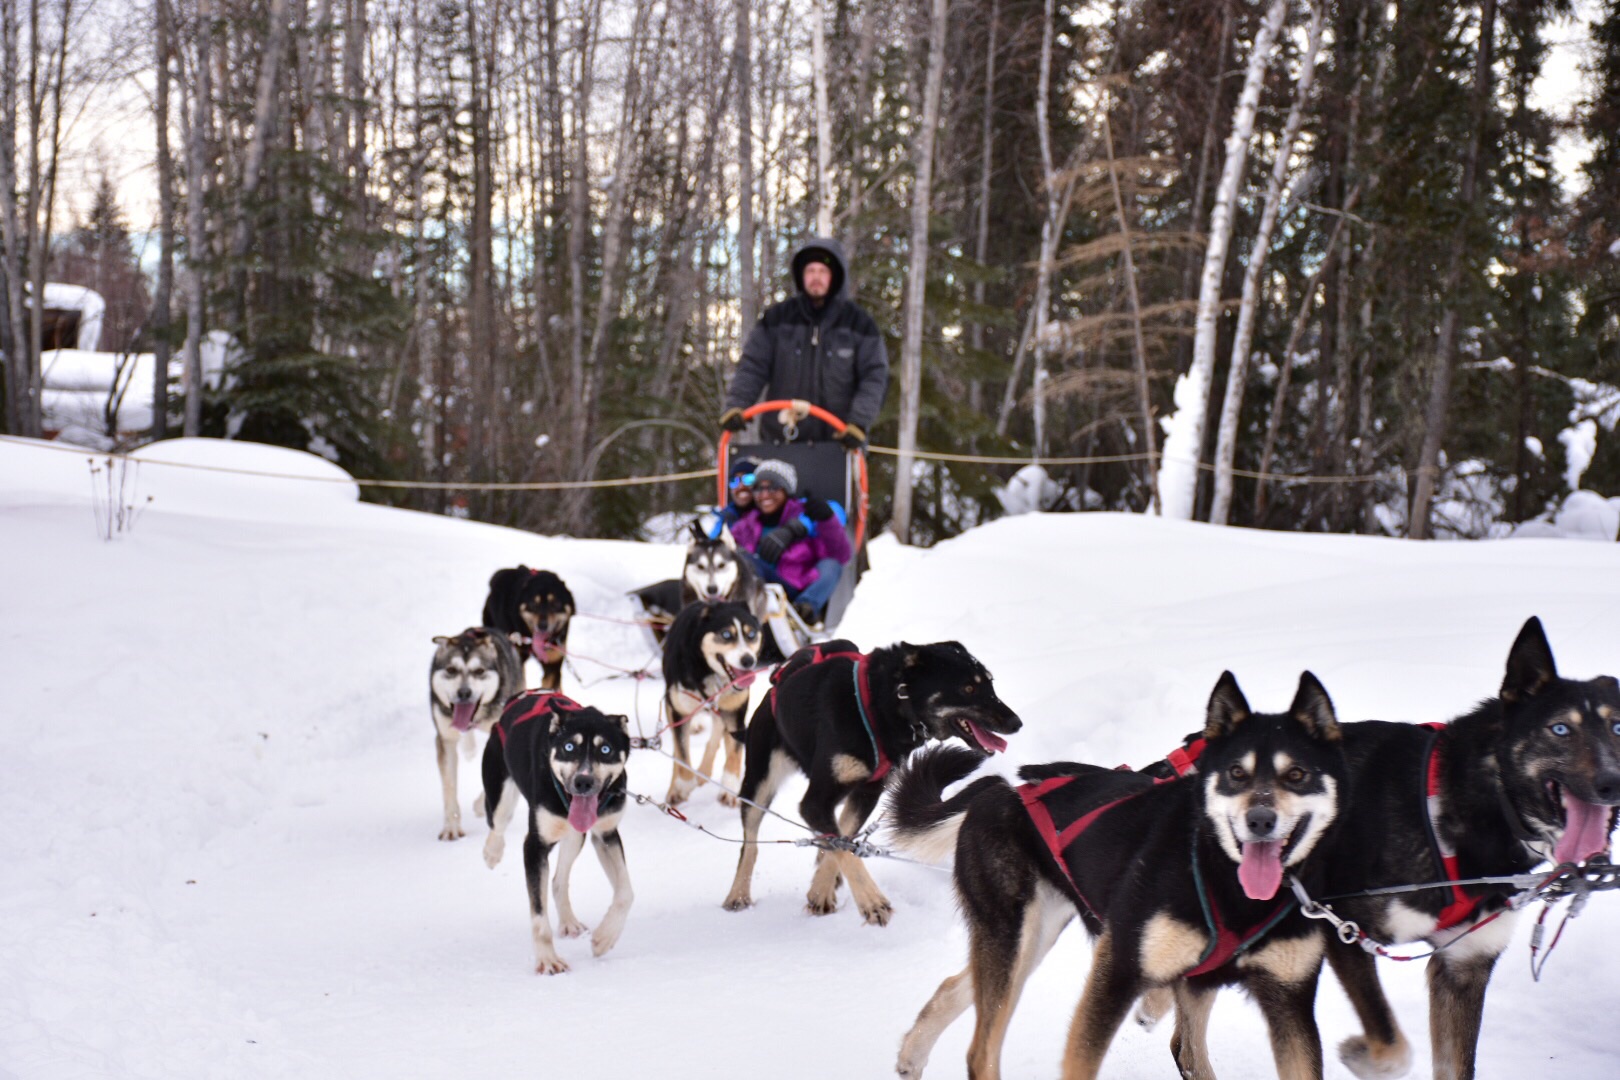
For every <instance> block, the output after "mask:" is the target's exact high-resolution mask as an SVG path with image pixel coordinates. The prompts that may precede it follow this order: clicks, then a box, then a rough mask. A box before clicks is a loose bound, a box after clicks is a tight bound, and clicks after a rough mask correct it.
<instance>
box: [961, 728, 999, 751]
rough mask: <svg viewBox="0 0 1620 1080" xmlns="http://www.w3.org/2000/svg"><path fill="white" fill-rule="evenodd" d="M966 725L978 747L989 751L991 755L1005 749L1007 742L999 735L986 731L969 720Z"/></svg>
mask: <svg viewBox="0 0 1620 1080" xmlns="http://www.w3.org/2000/svg"><path fill="white" fill-rule="evenodd" d="M967 723H968V729H969V730H970V731H972V732H973V737H974V738H975V739H978V740H979V745H980V746H982V747H984V748H985V749H986V750H989V751H990V752H991V753H998V752H1000V751H1002V750H1005V749H1007V740H1006V739H1003V738H1002V737H1001V736H1000V735H997V734H996V733H995V732H993V731H986V730H985V729H984V728H982V727H980V726H979V725H978V724H975V723H974V722H973V721H971V720H969V721H968V722H967Z"/></svg>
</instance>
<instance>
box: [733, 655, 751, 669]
mask: <svg viewBox="0 0 1620 1080" xmlns="http://www.w3.org/2000/svg"><path fill="white" fill-rule="evenodd" d="M754 664H755V660H754V654H753V653H743V654H742V656H741V657H739V658H738V660H737V666H738V667H740V668H742V669H743V670H744V671H752V670H754Z"/></svg>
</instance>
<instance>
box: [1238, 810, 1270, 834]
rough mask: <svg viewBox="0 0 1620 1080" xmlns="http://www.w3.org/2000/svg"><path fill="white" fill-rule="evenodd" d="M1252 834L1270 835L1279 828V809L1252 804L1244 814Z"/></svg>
mask: <svg viewBox="0 0 1620 1080" xmlns="http://www.w3.org/2000/svg"><path fill="white" fill-rule="evenodd" d="M1243 820H1244V821H1245V822H1246V823H1247V824H1248V826H1249V835H1251V836H1270V835H1271V834H1272V833H1273V832H1275V831H1276V830H1277V811H1275V810H1273V809H1271V807H1269V806H1251V807H1250V808H1249V812H1248V813H1246V814H1244V815H1243Z"/></svg>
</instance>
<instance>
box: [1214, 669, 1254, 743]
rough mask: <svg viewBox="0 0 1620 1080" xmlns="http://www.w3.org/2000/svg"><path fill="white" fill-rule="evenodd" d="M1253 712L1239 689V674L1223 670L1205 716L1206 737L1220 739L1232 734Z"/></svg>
mask: <svg viewBox="0 0 1620 1080" xmlns="http://www.w3.org/2000/svg"><path fill="white" fill-rule="evenodd" d="M1251 712H1252V710H1251V709H1250V708H1249V700H1248V698H1245V697H1244V696H1243V691H1242V690H1239V689H1238V682H1237V676H1236V675H1233V674H1232V673H1231V672H1230V671H1223V672H1221V677H1220V679H1219V681H1217V682H1216V683H1215V690H1214V691H1213V692H1212V693H1211V694H1210V695H1209V709H1208V710H1207V711H1206V713H1205V717H1204V738H1206V739H1218V738H1220V737H1221V736H1222V735H1229V734H1231V733H1232V731H1233V730H1235V729H1236V728H1237V726H1238V725H1239V724H1241V723H1243V721H1245V720H1247V719H1248V718H1249V716H1250V714H1251Z"/></svg>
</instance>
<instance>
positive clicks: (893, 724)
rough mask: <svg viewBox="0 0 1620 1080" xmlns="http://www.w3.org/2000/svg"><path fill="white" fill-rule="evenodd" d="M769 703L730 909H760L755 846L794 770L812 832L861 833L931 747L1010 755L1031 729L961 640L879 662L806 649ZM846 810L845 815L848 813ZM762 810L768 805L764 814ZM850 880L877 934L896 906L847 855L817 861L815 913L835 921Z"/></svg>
mask: <svg viewBox="0 0 1620 1080" xmlns="http://www.w3.org/2000/svg"><path fill="white" fill-rule="evenodd" d="M772 682H773V683H774V684H775V685H774V686H773V687H772V689H771V692H770V694H769V695H768V696H767V697H766V699H765V700H764V701H762V702H761V703H760V705H759V708H758V709H756V710H754V717H753V719H752V720H751V721H749V724H748V754H747V768H746V770H745V771H744V773H743V782H742V798H743V799H744V800H745V801H744V803H743V807H742V824H743V840H744V843H743V849H742V858H741V859H740V860H739V861H738V864H737V877H736V879H735V880H734V881H733V882H732V886H731V892H730V894H729V895H727V897H726V900H725V906H726V908H727V910H730V911H741V910H742V909H743V908H746V907H748V906H749V905H751V904H752V903H753V897H752V882H753V876H754V862H755V860H756V858H757V857H758V854H759V847H758V845H757V844H756V843H755V841H756V840H757V839H758V837H759V825H760V821H761V819H762V818H763V817H764V811H763V810H762V809H760V808H759V807H763V806H769V805H770V802H771V799H772V797H773V796H774V795H775V794H776V789H777V788H778V787H780V786H781V784H782V782H783V781H784V780H786V779H787V778H788V776H790V775H792V773H793V772H795V771H801V772H803V773H805V774H806V775H807V776H808V777H809V778H810V787H809V790H808V791H806V792H805V795H804V799H803V801H802V802H800V803H799V813H800V814H801V815H802V816H803V818H804V821H805V824H807V825H809V826H810V828H812V829H814V830H815V831H816V832H817V833H820V834H822V835H825V836H833V835H838V836H845V837H851V836H854V835H855V834H856V833H857V832H859V831H860V828H861V826H862V825H863V824H864V823H865V822H866V819H867V817H868V816H870V815H871V813H872V810H873V808H874V807H875V806H877V803H878V800H879V799H880V798H882V796H883V787H884V780H885V778H886V777H887V776H888V775H889V773H890V771H891V769H892V768H893V766H894V765H895V764H896V763H900V762H904V761H905V759H906V755H908V754H910V753H911V752H912V751H913V750H915V749H917V747H919V746H921V745H922V744H923V743H924V742H926V741H928V740H929V739H949V738H952V737H955V738H959V739H961V740H962V741H963V742H965V743H967V744H968V745H969V746H971V747H973V748H974V749H975V750H978V751H980V752H981V753H986V754H988V753H992V752H994V751H997V750H1004V749H1006V747H1007V743H1006V741H1005V740H1003V739H1002V738H1001V737H1000V736H1001V735H1003V734H1011V733H1013V732H1015V731H1017V730H1018V729H1019V728H1020V727H1022V726H1023V724H1022V722H1021V721H1020V720H1019V719H1018V716H1017V714H1015V713H1014V712H1013V711H1012V710H1011V709H1010V708H1008V707H1007V706H1006V704H1005V703H1003V702H1002V700H1001V699H1000V698H999V697H997V696H996V691H995V687H994V686H992V685H991V681H990V672H989V671H987V670H986V669H985V666H984V665H983V664H981V663H979V661H978V660H976V659H974V657H973V655H972V654H971V653H969V652H968V651H967V649H965V648H963V647H962V645H961V643H960V642H956V641H943V642H938V643H936V644H932V645H909V644H907V643H905V642H901V643H900V644H898V645H891V646H888V647H887V648H882V649H876V650H874V651H873V652H871V653H870V654H865V653H862V652H860V651H859V650H858V649H857V648H856V647H855V645H854V644H853V643H851V642H848V641H829V642H825V643H823V644H820V645H815V646H811V647H809V648H805V649H800V650H799V651H798V652H796V653H794V654H793V655H792V656H791V657H789V658H788V661H787V663H785V664H784V665H782V667H781V668H779V669H777V672H776V674H775V675H774V676H772ZM840 803H842V804H843V810H842V812H839V810H838V806H839V804H840ZM754 804H758V805H757V806H756V805H754ZM841 878H845V879H848V881H849V888H850V893H851V894H852V895H853V896H854V898H855V903H856V906H858V907H859V908H860V911H861V915H862V916H863V917H864V918H865V920H866V921H867V922H869V923H874V924H876V925H878V926H884V925H887V924H888V921H889V917H890V915H892V914H893V909H892V908H891V907H890V906H889V901H888V898H887V897H885V896H884V895H883V893H882V891H881V890H880V889H879V888H878V887H877V883H876V882H874V881H873V880H872V876H871V875H870V874H868V873H867V872H866V867H865V866H864V865H863V864H862V863H861V860H860V859H859V858H857V857H856V856H855V855H853V854H851V853H849V852H844V851H831V852H829V851H822V852H819V853H818V854H817V856H816V872H815V877H814V878H813V879H812V880H811V883H810V892H809V896H808V903H807V910H808V911H809V912H810V913H811V914H812V915H827V914H830V913H831V912H832V911H833V910H834V909H835V908H836V907H837V906H838V895H837V893H838V884H839V881H840V879H841Z"/></svg>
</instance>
